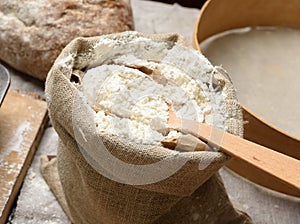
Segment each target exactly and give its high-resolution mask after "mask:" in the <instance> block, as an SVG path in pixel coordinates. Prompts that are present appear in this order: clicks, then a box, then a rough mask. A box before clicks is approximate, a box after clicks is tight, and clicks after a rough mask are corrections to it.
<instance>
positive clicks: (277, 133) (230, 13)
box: [193, 0, 300, 197]
mask: <svg viewBox="0 0 300 224" xmlns="http://www.w3.org/2000/svg"><path fill="white" fill-rule="evenodd" d="M299 11H300V1H299V0H289V1H283V0H263V1H262V0H248V1H241V0H227V1H222V0H208V1H207V2H206V3H205V5H204V6H203V7H202V9H201V10H200V14H199V17H198V19H197V22H196V25H195V30H194V38H193V45H194V47H195V48H196V49H197V50H199V51H200V47H199V44H200V43H201V42H202V41H204V40H205V39H207V38H208V37H210V36H213V35H215V34H218V33H221V32H224V31H226V30H231V29H236V28H243V27H251V26H281V27H290V28H300V16H299ZM243 115H244V120H245V121H247V123H245V125H244V129H245V133H244V137H245V138H246V139H248V140H250V141H253V142H256V143H258V144H260V145H264V146H266V147H268V148H271V149H273V150H276V151H278V152H281V153H283V154H286V155H288V156H290V157H293V158H295V159H298V160H299V159H300V139H298V138H296V137H293V136H291V135H289V134H288V133H286V132H284V131H282V130H280V129H278V128H276V127H274V126H273V125H271V124H269V123H268V122H266V121H264V120H263V119H261V118H259V117H258V116H256V115H255V114H254V113H253V112H251V111H250V110H249V109H247V108H245V107H243ZM227 166H228V167H229V168H230V169H232V170H233V171H235V172H236V173H238V174H240V175H241V176H243V177H245V178H247V179H249V180H250V181H253V182H255V183H257V184H259V185H262V186H264V187H267V188H270V189H272V190H275V191H279V192H282V193H285V194H289V195H293V196H298V197H300V192H299V189H295V188H291V187H290V186H287V185H286V184H284V183H282V182H279V181H277V180H275V179H274V178H273V177H272V175H269V174H268V173H265V172H262V171H261V170H259V169H257V168H255V167H253V166H251V165H249V164H246V163H245V162H243V161H241V160H239V159H233V160H231V162H230V163H229V164H228V165H227ZM299 175H300V174H299Z"/></svg>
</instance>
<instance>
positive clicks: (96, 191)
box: [41, 32, 252, 224]
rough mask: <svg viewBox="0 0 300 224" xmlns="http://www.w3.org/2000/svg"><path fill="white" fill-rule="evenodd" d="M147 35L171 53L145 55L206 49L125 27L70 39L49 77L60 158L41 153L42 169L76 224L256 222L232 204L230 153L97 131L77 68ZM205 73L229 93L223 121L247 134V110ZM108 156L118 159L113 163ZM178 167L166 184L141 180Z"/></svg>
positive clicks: (219, 78)
mask: <svg viewBox="0 0 300 224" xmlns="http://www.w3.org/2000/svg"><path fill="white" fill-rule="evenodd" d="M141 38H145V39H147V40H150V41H151V42H153V43H156V44H158V45H159V44H166V46H168V47H167V48H168V49H166V50H165V51H164V52H165V53H164V52H161V51H157V52H156V54H155V55H154V56H153V54H150V53H149V51H150V52H151V49H149V48H148V47H145V51H146V53H145V54H142V55H143V57H145V58H147V57H149V59H151V60H155V61H163V60H164V57H166V55H165V54H169V53H170V52H171V50H175V51H174V52H178V51H179V52H178V53H179V55H181V53H182V52H180V50H183V51H184V52H190V53H189V55H188V56H190V57H195V58H194V59H197V58H198V59H199V58H200V54H199V53H197V52H196V51H194V50H191V49H189V47H187V46H185V43H184V41H183V39H182V38H181V37H180V36H179V35H177V34H164V35H145V34H140V33H137V32H125V33H119V34H112V35H106V36H101V37H93V38H79V39H75V40H74V41H72V42H71V43H70V44H69V45H68V46H67V47H66V48H65V49H64V50H63V51H62V53H61V54H60V56H59V57H58V58H57V60H56V61H55V63H54V65H53V67H52V69H51V70H50V72H49V75H48V77H47V82H46V96H47V103H48V107H49V115H50V118H51V121H52V124H53V126H54V128H55V130H56V131H57V133H58V135H59V147H58V155H57V159H54V160H53V159H52V160H51V161H49V160H48V158H47V157H43V158H42V160H41V161H42V172H43V174H44V177H45V179H46V181H47V182H48V184H49V186H50V188H51V189H52V191H53V192H54V194H55V195H56V197H57V198H58V200H59V202H60V203H61V205H62V206H63V208H64V210H65V211H66V213H67V214H68V216H69V218H70V219H71V220H72V222H73V223H97V224H98V223H105V224H113V223H114V224H115V223H122V224H132V223H138V224H140V223H143V224H145V223H172V224H175V223H178V224H179V223H180V224H182V223H183V224H184V223H206V224H208V223H252V222H251V219H250V218H249V217H248V216H247V215H246V214H245V213H243V212H241V211H239V210H237V209H235V208H234V207H233V205H232V204H231V202H230V200H229V199H228V196H227V193H226V191H225V189H224V186H223V183H222V180H221V179H220V177H219V175H218V174H217V171H218V169H220V168H221V167H222V166H224V164H225V163H226V162H227V161H228V160H229V159H230V158H229V157H228V156H226V155H225V154H223V153H221V152H212V151H198V152H180V153H174V151H172V150H169V149H166V148H164V147H161V146H153V145H152V146H151V145H139V144H134V143H131V142H129V141H128V140H125V139H121V138H119V137H117V136H111V135H107V134H105V133H103V134H97V133H96V132H95V127H94V126H95V124H94V123H93V113H92V112H91V108H90V106H88V105H87V103H86V101H85V100H84V97H82V95H81V94H79V93H78V90H77V87H76V85H74V83H72V82H71V81H70V79H72V72H73V70H77V69H79V70H84V69H86V68H87V67H93V66H96V65H99V64H101V63H106V62H111V61H110V60H104V59H103V57H104V58H105V57H106V55H108V52H111V51H115V52H116V54H115V56H116V55H118V56H120V52H118V51H117V49H118V47H119V46H120V45H124V44H126V46H128V51H130V49H131V48H130V46H132V45H134V44H136V42H135V41H136V40H137V39H139V40H141ZM147 52H148V53H147ZM121 53H123V54H126V53H128V52H127V51H123V52H121ZM130 53H133V54H134V52H130ZM139 54H140V53H139ZM171 54H172V53H171ZM110 55H111V54H110ZM169 56H170V55H169ZM171 56H172V55H171ZM111 57H113V56H111ZM153 57H154V58H153ZM185 57H186V54H185ZM201 57H202V56H201ZM99 58H102V59H103V60H99ZM171 58H173V57H171ZM174 58H175V59H174ZM174 58H173V59H171V60H175V61H174V62H170V63H174V65H175V64H176V65H177V66H181V64H182V63H184V60H181V62H180V61H176V60H177V59H176V57H174ZM197 63H198V62H197V60H194V68H195V67H196V68H198V71H195V69H194V68H191V66H188V67H186V69H192V70H191V71H194V72H198V73H199V71H200V74H201V64H200V63H199V64H197ZM182 69H184V68H182ZM203 75H207V76H212V75H213V76H214V77H213V78H212V79H208V81H209V80H211V82H213V84H214V85H215V86H219V87H220V88H222V91H226V96H227V97H226V100H225V102H224V103H225V105H226V107H225V108H226V109H225V110H226V116H227V117H228V119H227V120H226V122H225V123H226V124H225V125H226V127H227V130H228V131H229V132H231V133H234V134H236V135H242V130H243V129H242V115H241V110H240V106H239V104H238V102H237V100H236V97H235V92H234V89H233V86H232V84H231V82H230V81H229V80H228V79H227V78H226V77H224V76H223V75H222V74H221V73H218V72H217V70H214V71H210V72H207V71H204V72H203ZM77 81H78V80H77ZM78 130H79V131H78ZM104 148H105V150H104ZM107 152H109V154H107ZM108 155H112V156H113V158H117V159H118V161H117V162H116V161H115V160H110V158H108V157H107V156H108ZM107 160H109V161H107ZM162 160H166V161H167V162H166V163H165V164H162V165H161V166H153V170H152V171H150V173H147V172H148V171H149V170H146V169H145V170H146V171H144V170H143V166H147V165H149V164H150V165H151V164H155V163H157V162H159V161H162ZM120 161H121V162H124V163H126V164H131V165H132V167H131V168H132V169H130V170H126V169H125V171H124V170H123V169H124V168H122V167H121V168H120V167H118V166H119V164H120V163H119V162H120ZM166 164H167V165H166ZM174 164H175V165H174ZM176 164H181V166H180V167H179V168H178V169H177V170H176V172H175V171H174V173H170V175H169V176H168V177H167V178H165V179H162V180H160V181H157V182H153V183H150V182H149V183H146V184H142V182H141V181H140V180H139V179H138V177H141V176H139V175H141V173H139V172H145V173H142V177H143V178H144V180H146V179H147V177H148V176H151V175H153V178H154V179H155V177H156V176H155V175H156V174H159V173H164V172H166V173H168V172H169V170H172V169H175V168H176ZM136 166H138V167H139V169H136ZM200 167H201V168H200ZM119 173H122V175H119ZM150 179H151V178H150ZM139 181H140V182H139Z"/></svg>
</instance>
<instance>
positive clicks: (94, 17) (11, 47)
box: [0, 0, 133, 80]
mask: <svg viewBox="0 0 300 224" xmlns="http://www.w3.org/2000/svg"><path fill="white" fill-rule="evenodd" d="M131 29H133V20H132V15H131V9H130V0H115V1H108V0H83V1H79V0H38V1H37V0H22V1H19V0H1V1H0V59H1V60H3V61H5V62H6V63H8V64H9V65H11V66H12V67H14V68H15V69H17V70H19V71H21V72H24V73H26V74H28V75H31V76H34V77H36V78H38V79H40V80H45V78H46V76H47V73H48V71H49V70H50V67H51V66H52V64H53V62H54V60H55V58H56V57H57V56H58V55H59V53H60V51H61V50H62V49H63V48H64V47H65V46H66V45H67V44H68V43H69V42H70V41H71V40H72V39H74V38H75V37H79V36H84V37H88V36H96V35H102V34H108V33H114V32H120V31H125V30H131Z"/></svg>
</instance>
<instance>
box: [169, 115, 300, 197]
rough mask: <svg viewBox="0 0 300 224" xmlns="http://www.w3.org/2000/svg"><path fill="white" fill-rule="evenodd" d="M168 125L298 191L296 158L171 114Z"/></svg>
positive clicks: (299, 169)
mask: <svg viewBox="0 0 300 224" xmlns="http://www.w3.org/2000/svg"><path fill="white" fill-rule="evenodd" d="M169 126H170V128H174V129H177V130H180V131H181V132H183V133H189V134H192V135H194V136H196V137H198V138H199V139H201V140H203V141H205V142H207V143H208V144H209V145H212V146H214V147H217V148H218V149H219V150H220V151H222V152H224V153H226V154H228V155H230V156H232V157H236V158H239V159H241V160H243V161H245V162H247V163H249V164H251V165H252V166H255V167H257V168H258V169H260V170H262V171H264V172H266V173H267V174H268V175H271V176H273V177H274V178H275V179H277V180H278V181H281V182H284V183H286V184H288V185H289V186H291V187H293V188H295V189H297V190H298V191H299V192H300V160H297V159H294V158H292V157H289V156H286V155H284V154H282V153H279V152H276V151H273V150H272V149H269V148H267V147H264V146H262V145H258V144H256V143H254V142H251V141H248V140H246V139H243V138H240V137H238V136H235V135H232V134H230V133H227V132H225V131H222V130H220V129H217V128H214V127H212V126H210V125H207V124H204V123H199V122H196V121H189V120H181V119H178V118H175V119H171V120H170V121H169Z"/></svg>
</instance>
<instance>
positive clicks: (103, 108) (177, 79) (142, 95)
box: [80, 37, 226, 145]
mask: <svg viewBox="0 0 300 224" xmlns="http://www.w3.org/2000/svg"><path fill="white" fill-rule="evenodd" d="M102 44H103V46H101V43H99V46H100V47H102V48H103V52H104V53H103V55H102V57H100V58H99V59H97V62H96V63H94V66H95V67H94V68H90V69H88V70H87V72H86V74H85V75H84V77H83V79H82V82H81V87H80V89H81V90H82V92H83V93H84V95H85V96H86V98H87V101H88V103H89V104H90V105H91V106H92V107H93V109H94V110H95V111H96V112H95V123H96V126H97V130H98V131H99V132H106V133H109V134H112V135H117V136H120V137H123V138H126V139H130V140H132V141H134V142H136V143H141V144H156V145H157V144H161V143H160V142H161V141H162V140H163V139H164V138H170V137H176V136H179V135H180V133H178V132H176V131H171V132H167V131H166V128H167V120H168V104H171V105H172V106H173V108H174V109H175V111H176V114H177V116H179V117H181V118H184V119H188V120H196V121H199V122H205V123H208V124H214V125H216V126H218V127H222V128H224V119H225V118H224V117H225V116H223V113H224V112H223V109H222V101H223V100H224V99H225V97H226V96H224V95H222V93H217V92H213V91H212V90H211V89H210V88H209V86H210V81H211V76H212V73H213V72H214V67H213V66H212V65H211V64H210V63H209V62H208V60H207V59H206V58H204V57H203V56H202V55H200V54H198V53H197V52H196V51H194V50H190V49H187V48H183V47H180V46H179V47H178V46H177V45H175V46H169V45H167V44H166V43H159V42H155V41H152V40H149V39H147V38H141V37H140V38H138V39H133V40H132V41H129V43H126V44H124V45H122V44H120V43H119V44H118V46H117V47H113V44H112V43H111V42H110V40H107V41H103V43H102ZM99 46H98V45H97V46H96V47H99ZM145 49H146V50H145ZM176 58H177V59H176ZM187 64H188V66H186V65H187ZM212 97H216V98H218V100H217V102H218V105H217V106H216V105H213V106H212V105H211V104H212V102H214V101H212ZM212 108H214V111H212ZM212 115H216V116H212ZM218 115H220V116H218ZM213 117H218V119H217V120H214V119H213Z"/></svg>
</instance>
